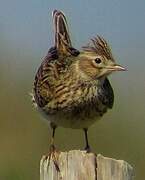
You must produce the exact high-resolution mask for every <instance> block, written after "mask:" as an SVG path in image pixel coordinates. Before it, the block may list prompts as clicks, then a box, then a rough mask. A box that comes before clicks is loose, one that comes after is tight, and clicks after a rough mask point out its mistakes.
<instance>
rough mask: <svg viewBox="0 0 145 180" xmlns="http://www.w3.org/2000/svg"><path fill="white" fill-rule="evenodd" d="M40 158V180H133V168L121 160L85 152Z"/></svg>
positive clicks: (76, 151)
mask: <svg viewBox="0 0 145 180" xmlns="http://www.w3.org/2000/svg"><path fill="white" fill-rule="evenodd" d="M53 159H54V160H55V162H56V164H57V166H58V167H59V170H58V169H57V167H56V165H55V163H54V161H53V160H52V158H51V159H50V160H49V158H46V157H45V156H43V157H42V159H41V162H40V180H133V168H132V167H131V166H130V165H129V164H128V163H127V162H125V161H123V160H115V159H112V158H107V157H103V156H102V155H100V154H99V155H97V157H96V155H95V154H93V153H86V152H85V151H79V150H73V151H69V152H60V153H55V157H53Z"/></svg>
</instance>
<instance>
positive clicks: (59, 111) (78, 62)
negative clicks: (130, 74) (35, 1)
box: [34, 10, 125, 149]
mask: <svg viewBox="0 0 145 180" xmlns="http://www.w3.org/2000/svg"><path fill="white" fill-rule="evenodd" d="M53 20H54V30H55V38H54V39H55V46H54V47H52V48H50V50H49V51H48V54H47V55H46V57H45V58H44V60H43V62H42V64H41V65H40V67H39V69H38V71H37V73H36V76H35V82H34V101H35V104H36V106H37V108H38V109H39V110H40V111H41V112H42V113H43V114H44V115H45V118H46V119H47V120H48V121H50V122H51V127H52V128H53V130H55V128H56V127H57V126H63V127H67V128H74V129H84V131H85V137H86V149H88V148H89V144H88V139H87V129H88V127H89V126H90V125H91V124H93V123H94V122H95V121H96V120H97V119H100V117H101V116H102V115H103V114H104V113H105V112H106V111H107V109H108V108H112V106H113V101H114V94H113V89H112V87H111V85H110V83H109V80H108V79H107V75H109V74H110V73H112V72H113V71H121V70H125V69H124V68H123V67H121V66H119V65H117V64H116V63H115V60H114V58H113V56H112V53H111V49H110V47H109V45H108V44H107V42H106V41H105V40H104V39H103V38H101V37H100V36H97V37H96V38H94V39H92V43H91V44H89V45H88V46H86V47H83V50H82V51H78V50H76V49H75V48H73V47H72V43H71V40H70V36H69V31H68V27H67V22H66V18H65V16H64V14H63V13H62V12H60V11H57V10H55V11H54V12H53ZM53 135H54V132H53Z"/></svg>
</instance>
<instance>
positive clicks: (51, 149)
mask: <svg viewBox="0 0 145 180" xmlns="http://www.w3.org/2000/svg"><path fill="white" fill-rule="evenodd" d="M51 128H52V136H51V144H50V151H51V152H53V151H55V146H54V136H55V130H56V126H55V125H52V124H51Z"/></svg>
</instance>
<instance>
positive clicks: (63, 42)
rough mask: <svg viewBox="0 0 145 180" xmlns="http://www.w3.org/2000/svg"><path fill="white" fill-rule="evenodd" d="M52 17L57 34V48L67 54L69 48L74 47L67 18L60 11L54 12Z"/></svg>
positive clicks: (55, 40)
mask: <svg viewBox="0 0 145 180" xmlns="http://www.w3.org/2000/svg"><path fill="white" fill-rule="evenodd" d="M52 16H53V23H54V32H55V38H54V43H55V47H56V48H57V49H58V50H59V51H61V52H65V51H67V48H68V47H72V44H71V40H70V36H69V30H68V24H67V20H66V17H65V15H64V14H63V13H62V12H61V11H58V10H54V11H53V13H52Z"/></svg>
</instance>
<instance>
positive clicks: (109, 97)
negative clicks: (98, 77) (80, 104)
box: [98, 78, 114, 109]
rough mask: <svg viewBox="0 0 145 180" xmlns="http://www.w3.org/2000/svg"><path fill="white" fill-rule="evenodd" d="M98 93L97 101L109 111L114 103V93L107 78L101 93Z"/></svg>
mask: <svg viewBox="0 0 145 180" xmlns="http://www.w3.org/2000/svg"><path fill="white" fill-rule="evenodd" d="M98 93H99V99H100V100H101V102H102V104H104V105H106V106H107V107H108V108H110V109H111V108H112V107H113V103H114V93H113V89H112V87H111V84H110V82H109V80H108V79H107V78H106V79H105V80H104V83H103V85H102V88H101V91H99V92H98Z"/></svg>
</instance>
